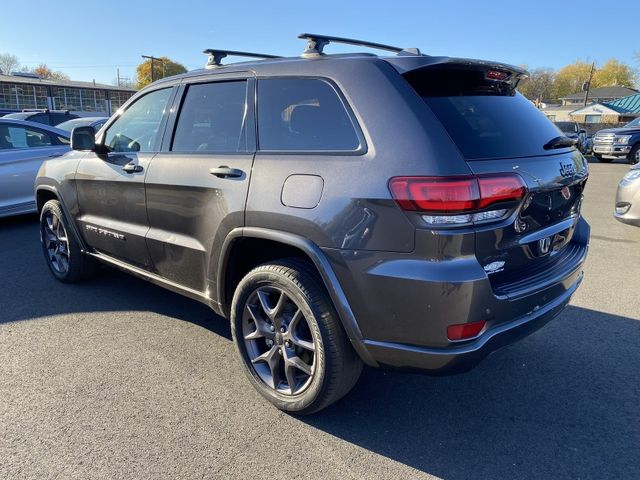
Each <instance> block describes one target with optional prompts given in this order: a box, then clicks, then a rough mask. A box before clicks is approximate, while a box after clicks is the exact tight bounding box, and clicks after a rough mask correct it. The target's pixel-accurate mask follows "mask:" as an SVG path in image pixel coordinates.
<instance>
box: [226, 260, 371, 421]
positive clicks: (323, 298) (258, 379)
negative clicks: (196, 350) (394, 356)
mask: <svg viewBox="0 0 640 480" xmlns="http://www.w3.org/2000/svg"><path fill="white" fill-rule="evenodd" d="M231 331H232V335H233V340H234V343H235V345H236V348H237V350H238V353H239V355H240V359H241V361H242V366H243V368H244V371H245V373H246V374H247V377H248V378H249V380H250V382H251V383H252V384H253V386H254V387H255V388H256V389H257V390H258V392H259V393H260V394H261V395H262V396H263V397H265V398H266V399H267V400H269V401H270V402H271V403H272V404H274V405H275V406H276V407H277V408H279V409H280V410H284V411H287V412H291V413H297V414H309V413H314V412H317V411H319V410H321V409H323V408H325V407H326V406H328V405H330V404H331V403H333V402H335V401H336V400H338V399H340V398H341V397H342V396H344V395H345V394H346V393H347V392H349V390H351V388H352V387H353V385H355V383H356V381H357V380H358V377H359V376H360V372H361V370H362V362H361V361H360V359H359V357H358V356H357V354H356V353H355V351H354V350H353V348H352V347H351V344H350V342H349V339H348V338H347V335H346V334H345V332H344V330H343V328H342V325H341V324H340V322H339V320H338V318H337V314H336V313H335V310H334V308H333V305H332V303H331V300H330V299H329V297H328V295H327V293H326V291H325V289H324V288H323V286H322V284H321V281H320V279H319V278H318V276H317V274H316V272H315V270H314V269H313V267H311V266H310V265H309V264H308V263H306V262H303V261H299V260H296V259H293V260H285V261H280V262H277V263H273V264H266V265H261V266H259V267H256V268H255V269H253V270H252V271H251V272H249V273H248V274H247V275H246V276H245V277H244V278H243V279H242V281H241V282H240V284H239V285H238V287H237V288H236V291H235V294H234V296H233V303H232V306H231Z"/></svg>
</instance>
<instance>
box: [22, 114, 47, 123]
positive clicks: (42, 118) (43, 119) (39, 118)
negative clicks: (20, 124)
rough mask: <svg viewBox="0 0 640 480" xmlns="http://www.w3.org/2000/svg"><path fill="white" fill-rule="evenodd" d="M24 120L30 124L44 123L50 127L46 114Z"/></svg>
mask: <svg viewBox="0 0 640 480" xmlns="http://www.w3.org/2000/svg"><path fill="white" fill-rule="evenodd" d="M26 120H28V121H30V122H36V123H44V124H45V125H50V123H49V115H48V114H46V113H38V114H36V115H31V116H30V117H28V118H26Z"/></svg>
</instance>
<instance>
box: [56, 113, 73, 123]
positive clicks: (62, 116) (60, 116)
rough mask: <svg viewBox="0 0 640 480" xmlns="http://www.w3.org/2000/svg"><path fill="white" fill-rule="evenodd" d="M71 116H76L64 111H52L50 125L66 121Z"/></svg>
mask: <svg viewBox="0 0 640 480" xmlns="http://www.w3.org/2000/svg"><path fill="white" fill-rule="evenodd" d="M72 118H76V116H75V115H66V114H64V113H52V114H51V125H58V124H59V123H62V122H66V121H67V120H71V119H72Z"/></svg>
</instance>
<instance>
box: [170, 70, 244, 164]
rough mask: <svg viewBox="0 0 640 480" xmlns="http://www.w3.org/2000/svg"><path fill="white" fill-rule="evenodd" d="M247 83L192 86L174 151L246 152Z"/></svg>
mask: <svg viewBox="0 0 640 480" xmlns="http://www.w3.org/2000/svg"><path fill="white" fill-rule="evenodd" d="M246 92H247V82H244V81H242V82H217V83H205V84H198V85H190V86H189V89H188V90H187V95H186V97H185V99H184V102H183V104H182V109H181V110H180V116H179V117H178V124H177V126H176V131H175V135H174V137H173V146H172V148H171V150H173V151H174V152H243V151H246V150H247V137H246V132H245V130H244V128H243V127H244V121H245V112H246V97H247V94H246Z"/></svg>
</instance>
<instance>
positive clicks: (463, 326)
mask: <svg viewBox="0 0 640 480" xmlns="http://www.w3.org/2000/svg"><path fill="white" fill-rule="evenodd" d="M486 323H487V322H486V321H485V320H479V321H477V322H471V323H458V324H456V325H449V326H448V327H447V337H448V338H449V340H464V339H467V338H473V337H475V336H476V335H478V334H479V333H480V331H481V330H482V329H483V328H484V326H485V324H486Z"/></svg>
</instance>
